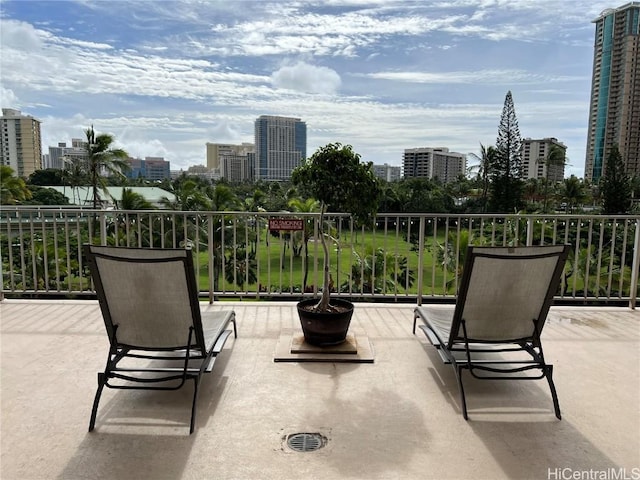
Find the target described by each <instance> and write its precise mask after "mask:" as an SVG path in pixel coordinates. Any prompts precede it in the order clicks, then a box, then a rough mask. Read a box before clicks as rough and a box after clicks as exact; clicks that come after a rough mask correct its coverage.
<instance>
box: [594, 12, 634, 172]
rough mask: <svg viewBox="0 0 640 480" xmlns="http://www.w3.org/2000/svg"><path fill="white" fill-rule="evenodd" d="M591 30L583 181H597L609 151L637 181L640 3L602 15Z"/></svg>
mask: <svg viewBox="0 0 640 480" xmlns="http://www.w3.org/2000/svg"><path fill="white" fill-rule="evenodd" d="M593 23H595V25H596V35H595V45H594V53H593V77H592V83H591V107H590V110H589V132H588V137H587V156H586V159H585V172H584V176H585V179H587V180H593V181H597V180H598V179H599V178H600V177H601V176H602V175H603V174H604V168H605V164H606V158H607V155H608V154H609V151H610V149H611V147H613V146H614V145H615V146H617V147H618V148H619V150H620V153H621V155H622V158H623V160H624V162H625V165H626V170H627V173H629V174H630V175H640V2H629V3H627V4H625V5H623V6H621V7H619V8H615V9H608V10H605V11H603V12H602V13H601V14H600V16H599V17H598V18H596V19H595V20H594V21H593Z"/></svg>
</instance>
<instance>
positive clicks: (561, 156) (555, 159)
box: [542, 144, 566, 212]
mask: <svg viewBox="0 0 640 480" xmlns="http://www.w3.org/2000/svg"><path fill="white" fill-rule="evenodd" d="M565 160H566V159H565V152H564V149H562V148H560V147H559V146H558V145H556V144H552V145H551V147H550V148H549V151H548V152H547V156H546V157H545V158H544V160H543V162H542V163H543V164H544V165H545V169H544V193H543V197H544V202H543V204H542V211H543V212H546V211H547V198H548V195H549V170H551V167H557V166H561V165H564V163H565Z"/></svg>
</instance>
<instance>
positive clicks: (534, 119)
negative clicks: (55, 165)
mask: <svg viewBox="0 0 640 480" xmlns="http://www.w3.org/2000/svg"><path fill="white" fill-rule="evenodd" d="M585 3H587V2H582V1H578V0H569V1H566V2H563V4H562V5H563V8H562V10H561V11H560V10H559V9H558V7H557V5H558V3H557V2H556V1H555V0H553V1H552V0H542V1H539V2H535V3H533V2H528V1H518V0H512V1H509V2H504V1H500V0H495V1H487V0H451V1H438V2H417V1H415V2H408V1H402V2H382V1H356V0H344V1H332V2H327V3H326V4H325V5H322V6H318V5H312V4H308V3H304V2H302V3H300V2H295V3H294V2H226V3H224V2H211V3H202V2H191V1H184V2H178V1H158V2H141V1H134V2H127V3H126V6H127V8H118V7H119V6H120V5H124V3H118V2H116V3H112V2H103V1H98V2H84V1H78V2H75V1H47V2H35V1H31V2H16V1H6V0H5V1H3V8H2V17H1V19H0V21H1V23H2V29H1V30H2V43H1V47H0V49H1V51H0V53H1V55H0V57H1V60H0V61H1V67H2V70H1V71H2V74H1V86H0V94H1V101H2V107H4V108H16V109H19V110H21V111H22V112H23V113H24V114H27V115H32V116H34V117H35V118H37V119H39V120H41V121H42V122H43V123H42V145H43V150H46V148H47V147H48V146H50V145H57V143H58V142H61V141H69V140H71V139H72V138H79V137H81V136H82V134H83V129H85V128H87V127H89V126H90V125H94V127H95V128H96V131H98V132H108V133H111V134H113V135H114V136H115V138H116V144H117V145H119V146H122V147H123V148H126V149H127V151H128V153H129V154H130V155H131V156H133V157H140V158H144V157H164V158H165V159H166V160H168V161H170V162H171V165H172V169H185V170H186V169H187V168H188V167H189V166H191V165H203V164H206V143H207V142H212V143H233V144H241V143H243V142H252V141H253V135H254V131H253V130H254V128H253V127H254V121H255V119H256V118H257V117H259V116H261V115H278V116H286V117H298V118H301V119H302V120H303V121H305V122H306V124H307V129H308V132H307V138H308V140H307V154H308V155H310V154H311V153H313V151H315V150H316V148H317V147H319V146H321V145H325V144H327V143H330V142H341V143H346V144H351V145H353V147H354V149H355V150H356V151H357V152H358V153H360V154H361V155H362V158H363V160H365V161H371V162H373V163H376V164H384V163H388V164H389V165H401V164H402V155H403V152H404V150H405V149H407V148H420V147H432V148H437V147H446V148H449V149H450V150H452V151H456V152H461V153H476V154H478V153H479V150H480V143H482V144H484V145H485V146H487V145H493V144H495V139H496V136H497V131H498V124H499V121H500V112H501V110H502V106H503V103H504V97H505V95H506V93H507V91H509V90H511V92H512V94H513V98H514V104H515V110H516V115H517V118H518V122H519V126H520V132H521V134H522V136H523V137H525V138H526V137H529V138H546V137H555V138H557V139H558V140H559V141H561V142H562V143H564V144H565V145H566V146H567V147H568V148H567V157H568V159H569V165H568V166H567V169H566V176H568V175H571V174H573V175H576V176H578V177H584V163H585V151H586V142H587V124H588V115H589V100H590V98H589V96H590V88H591V69H592V64H593V43H594V32H595V27H594V24H593V23H592V21H593V20H594V19H595V18H597V17H598V16H599V15H600V13H601V12H602V10H604V9H606V8H617V7H619V6H621V5H623V4H624V3H626V2H615V3H612V2H608V1H596V2H589V3H587V4H585Z"/></svg>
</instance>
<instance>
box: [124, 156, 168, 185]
mask: <svg viewBox="0 0 640 480" xmlns="http://www.w3.org/2000/svg"><path fill="white" fill-rule="evenodd" d="M127 163H128V164H129V170H128V171H127V172H125V175H126V176H127V177H128V178H132V179H137V178H144V179H146V180H153V181H156V180H164V179H168V178H171V164H170V162H168V161H167V160H165V159H164V158H163V157H144V160H142V159H140V158H129V159H128V160H127Z"/></svg>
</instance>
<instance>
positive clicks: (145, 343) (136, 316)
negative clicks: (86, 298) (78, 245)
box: [84, 245, 204, 350]
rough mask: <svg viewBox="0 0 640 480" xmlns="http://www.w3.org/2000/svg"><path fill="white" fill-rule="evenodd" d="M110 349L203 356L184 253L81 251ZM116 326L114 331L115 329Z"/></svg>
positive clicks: (88, 247) (189, 264)
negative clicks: (189, 351) (190, 351)
mask: <svg viewBox="0 0 640 480" xmlns="http://www.w3.org/2000/svg"><path fill="white" fill-rule="evenodd" d="M84 251H85V256H86V258H87V260H88V263H89V267H90V270H91V275H92V278H93V282H94V285H95V290H96V294H97V296H98V300H99V303H100V309H101V311H102V316H103V318H104V322H105V326H106V328H107V334H108V335H109V340H110V342H111V344H112V345H113V344H114V342H115V341H116V340H117V343H118V344H119V345H128V346H131V347H136V348H140V349H153V350H164V349H166V350H171V349H176V348H180V347H186V346H187V343H188V342H187V340H188V336H189V328H190V327H192V326H193V327H194V335H193V336H192V340H191V346H196V347H197V348H199V349H200V350H204V335H203V331H202V320H201V316H200V307H199V304H198V289H197V284H196V280H195V273H194V268H193V258H192V254H191V251H190V250H184V249H149V248H128V247H103V246H96V245H85V246H84ZM116 326H117V328H116Z"/></svg>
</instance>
